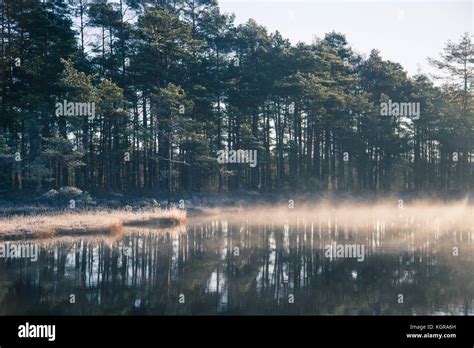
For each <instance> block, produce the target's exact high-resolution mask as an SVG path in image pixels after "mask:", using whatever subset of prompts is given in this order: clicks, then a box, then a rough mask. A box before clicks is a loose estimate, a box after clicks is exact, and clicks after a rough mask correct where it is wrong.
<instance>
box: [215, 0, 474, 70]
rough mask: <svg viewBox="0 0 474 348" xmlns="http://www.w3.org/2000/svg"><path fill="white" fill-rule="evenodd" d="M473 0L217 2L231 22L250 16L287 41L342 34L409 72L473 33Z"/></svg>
mask: <svg viewBox="0 0 474 348" xmlns="http://www.w3.org/2000/svg"><path fill="white" fill-rule="evenodd" d="M473 2H474V1H473V0H463V1H424V0H412V1H384V0H378V1H375V0H366V1H356V0H332V1H322V0H293V1H291V0H220V1H219V4H220V8H221V10H222V11H223V12H228V13H235V15H236V23H237V24H238V23H243V22H246V21H247V20H248V19H249V18H254V19H255V20H256V21H257V22H258V23H259V24H261V25H263V26H265V27H267V29H268V30H269V31H271V32H273V31H275V30H278V31H280V33H281V34H282V35H283V36H284V37H286V38H289V39H290V41H291V42H292V43H296V42H298V41H304V42H311V41H312V40H313V38H314V37H315V36H318V37H323V36H324V34H325V33H327V32H330V31H332V30H335V31H337V32H341V33H343V34H345V35H346V37H347V40H348V42H349V44H350V45H351V46H352V47H353V49H354V50H355V51H357V52H358V53H361V54H366V55H368V53H369V52H370V50H371V49H373V48H376V49H378V50H379V51H380V52H381V54H382V56H383V57H384V58H385V59H390V60H393V61H396V62H398V63H400V64H402V65H403V67H404V68H405V69H406V70H407V71H408V72H409V74H411V75H413V74H416V73H417V71H418V69H421V71H422V72H428V73H429V72H433V69H432V68H431V67H429V64H428V62H427V60H426V58H427V57H438V55H439V52H440V51H441V50H442V49H443V47H444V46H445V43H446V41H448V40H454V41H457V40H459V38H460V37H461V35H462V34H463V33H464V32H470V33H473V32H474V20H473V17H474V6H473Z"/></svg>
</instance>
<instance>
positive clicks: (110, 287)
mask: <svg viewBox="0 0 474 348" xmlns="http://www.w3.org/2000/svg"><path fill="white" fill-rule="evenodd" d="M421 230H423V231H421ZM473 240H474V230H450V231H439V230H437V228H436V227H433V226H432V225H431V224H430V225H429V226H420V225H419V224H415V223H410V221H407V222H405V223H403V224H400V226H398V227H394V226H391V227H390V228H389V227H387V226H386V225H385V224H384V221H372V222H371V223H368V224H367V227H366V228H365V229H364V230H360V229H355V228H350V227H348V226H338V225H337V223H335V222H334V221H321V220H319V221H308V220H304V219H299V220H298V219H294V220H292V221H288V223H286V224H272V223H271V221H268V223H267V224H262V223H261V222H260V223H258V224H256V223H255V224H254V223H252V221H249V220H248V219H245V218H242V220H241V221H240V222H235V221H234V222H230V221H228V220H223V219H219V218H218V217H217V218H215V219H214V220H212V219H211V220H203V219H199V218H193V219H191V220H189V221H188V223H187V225H186V226H181V227H179V228H176V229H169V230H165V231H159V230H156V229H150V228H140V229H135V230H130V231H126V233H125V234H124V235H122V236H121V237H119V238H117V239H115V240H110V239H100V238H98V239H65V240H57V241H51V242H49V243H43V244H42V245H41V246H40V254H39V257H38V260H37V262H32V261H31V260H25V259H0V314H3V315H4V314H84V315H91V314H123V315H127V314H170V315H174V314H323V315H325V314H328V315H341V314H350V315H377V314H385V315H396V314H417V315H421V314H438V315H443V314H456V315H472V314H473V313H474V309H473V305H474V301H473V297H474V252H473V244H474V243H473ZM332 243H336V244H339V245H346V244H351V243H352V244H358V245H363V246H364V259H363V260H362V261H358V260H357V259H356V258H350V257H345V258H343V257H327V255H325V248H326V245H328V244H332ZM456 248H457V249H456ZM454 250H456V251H454ZM72 294H73V295H74V296H71V295H72ZM400 295H402V296H403V298H401V296H400ZM73 297H75V303H71V299H72V298H73ZM401 300H403V303H400V302H401ZM183 302H184V303H183Z"/></svg>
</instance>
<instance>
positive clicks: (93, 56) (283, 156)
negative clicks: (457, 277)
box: [0, 0, 474, 194]
mask: <svg viewBox="0 0 474 348" xmlns="http://www.w3.org/2000/svg"><path fill="white" fill-rule="evenodd" d="M0 20H1V29H0V33H1V42H0V44H1V51H2V55H1V59H2V61H1V64H0V74H1V76H0V77H1V80H0V97H1V100H0V115H1V117H0V193H1V192H3V193H5V192H7V193H11V192H19V191H22V192H36V191H43V190H44V191H46V190H49V189H51V188H56V189H57V188H58V187H61V186H77V187H79V188H82V189H85V190H88V191H89V192H112V191H113V192H124V193H140V192H141V193H147V194H149V193H157V194H158V193H168V194H170V193H177V192H207V191H214V192H217V191H220V192H227V191H235V190H255V191H260V192H278V191H284V190H291V191H292V192H352V193H357V192H381V193H384V192H387V193H390V192H400V191H404V192H406V191H410V192H439V193H449V192H466V190H469V189H472V188H474V167H473V162H474V160H473V158H474V155H473V154H474V141H473V139H474V109H473V103H472V100H473V98H472V97H473V90H472V79H473V72H474V44H473V42H472V38H471V35H470V34H468V33H465V34H463V33H460V38H459V40H458V41H457V42H448V43H446V46H445V49H444V50H443V51H442V52H440V56H439V57H432V59H431V60H430V62H431V64H432V65H433V66H434V67H435V68H436V69H437V71H438V72H439V76H440V77H441V78H440V79H439V80H438V81H437V83H434V77H429V76H426V75H422V74H419V75H416V76H413V77H411V76H409V75H408V74H407V72H406V71H405V70H404V69H403V67H402V66H401V65H400V64H398V63H396V62H392V61H389V60H385V59H383V58H382V57H381V55H380V53H379V52H378V51H377V50H375V49H374V50H373V51H372V52H370V54H369V55H368V56H362V55H360V54H358V53H356V52H355V51H354V50H353V49H352V48H351V47H350V45H349V43H348V42H347V41H346V38H345V36H344V35H343V34H340V33H336V32H330V33H328V34H326V35H325V36H324V38H320V39H315V40H314V42H312V43H297V44H291V43H290V42H289V40H287V39H285V38H284V37H282V35H281V34H280V33H279V32H274V33H269V32H268V31H267V30H266V29H265V28H264V27H262V26H260V25H259V24H258V23H256V22H255V21H253V20H249V21H248V22H246V23H245V24H240V25H236V24H235V23H234V18H233V15H229V14H226V13H222V12H221V11H220V10H219V7H218V3H217V1H215V0H116V1H113V2H112V1H109V2H107V1H101V0H95V1H92V0H89V1H86V0H75V1H69V2H67V1H64V0H50V1H46V0H44V1H43V0H41V1H38V0H23V1H18V0H3V1H1V2H0ZM407 54H409V53H407ZM91 105H92V106H93V108H91V107H90V106H91ZM381 105H384V106H385V107H386V106H387V105H389V106H390V107H393V105H398V106H400V112H398V113H397V112H396V111H397V110H395V109H393V110H392V111H394V112H393V113H389V115H387V113H386V112H385V113H381ZM412 105H413V106H415V105H418V106H419V115H418V116H419V117H411V116H413V115H410V114H409V113H405V114H404V113H403V112H401V111H402V109H405V111H410V110H409V106H412ZM87 106H88V107H87ZM398 106H397V108H398ZM91 110H92V111H93V112H90V111H91ZM397 115H398V116H397ZM230 150H256V151H257V160H256V165H254V166H250V165H248V164H246V163H232V159H230V160H229V161H228V162H230V163H220V162H221V161H218V160H217V159H218V155H217V153H218V152H219V151H230ZM241 157H242V156H241ZM243 157H245V156H243ZM241 159H242V158H241ZM244 159H245V158H244ZM234 162H235V161H234Z"/></svg>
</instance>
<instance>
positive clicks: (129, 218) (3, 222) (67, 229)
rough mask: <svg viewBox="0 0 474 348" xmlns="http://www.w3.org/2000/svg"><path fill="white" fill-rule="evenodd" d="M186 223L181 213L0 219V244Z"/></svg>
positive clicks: (157, 211)
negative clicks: (3, 241)
mask: <svg viewBox="0 0 474 348" xmlns="http://www.w3.org/2000/svg"><path fill="white" fill-rule="evenodd" d="M185 220H186V213H185V212H184V211H182V210H178V209H172V210H161V209H154V210H146V211H138V212H132V211H127V210H114V211H95V212H78V213H73V212H68V213H64V212H62V213H57V214H53V215H36V216H13V217H6V218H0V240H21V239H44V238H54V237H61V236H87V235H96V234H105V235H109V236H115V235H120V234H121V233H122V232H123V228H124V227H126V226H148V227H159V228H161V227H166V226H173V225H178V224H180V223H182V222H184V221H185Z"/></svg>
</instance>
